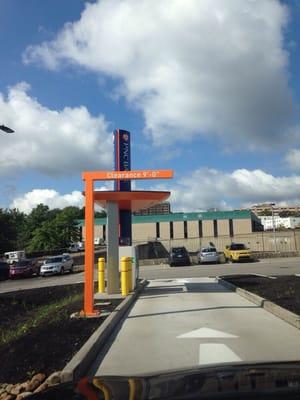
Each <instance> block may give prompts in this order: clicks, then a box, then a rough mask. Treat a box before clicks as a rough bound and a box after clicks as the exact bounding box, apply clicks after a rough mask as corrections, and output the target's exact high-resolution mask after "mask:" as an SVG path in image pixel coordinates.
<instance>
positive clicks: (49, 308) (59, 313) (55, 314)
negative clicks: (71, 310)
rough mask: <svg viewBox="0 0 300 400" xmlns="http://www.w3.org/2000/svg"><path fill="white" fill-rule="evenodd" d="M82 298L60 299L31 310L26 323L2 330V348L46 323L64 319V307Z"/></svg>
mask: <svg viewBox="0 0 300 400" xmlns="http://www.w3.org/2000/svg"><path fill="white" fill-rule="evenodd" d="M81 298H82V294H80V293H79V294H74V295H71V296H68V297H65V298H63V299H60V300H58V301H56V302H52V303H51V304H45V305H42V306H39V307H37V308H35V309H33V310H31V311H30V312H29V313H28V314H29V315H28V318H26V321H23V322H21V323H17V324H16V325H10V326H9V328H6V329H2V330H1V334H0V346H1V345H7V344H9V343H11V342H12V341H14V340H17V339H19V338H21V337H22V336H24V335H27V334H28V333H30V331H31V330H32V329H34V328H36V327H38V326H40V325H42V324H43V323H44V321H45V320H47V321H48V322H54V321H57V320H60V319H62V318H63V317H64V316H65V315H64V314H65V312H64V307H65V306H66V305H68V304H70V303H73V302H75V301H77V300H80V299H81Z"/></svg>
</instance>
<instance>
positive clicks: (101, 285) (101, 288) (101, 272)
mask: <svg viewBox="0 0 300 400" xmlns="http://www.w3.org/2000/svg"><path fill="white" fill-rule="evenodd" d="M98 293H105V260H104V258H103V257H100V258H98Z"/></svg>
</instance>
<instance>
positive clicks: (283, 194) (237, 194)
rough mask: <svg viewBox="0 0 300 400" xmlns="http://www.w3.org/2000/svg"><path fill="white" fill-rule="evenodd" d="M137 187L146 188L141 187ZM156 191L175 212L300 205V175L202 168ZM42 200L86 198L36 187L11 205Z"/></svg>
mask: <svg viewBox="0 0 300 400" xmlns="http://www.w3.org/2000/svg"><path fill="white" fill-rule="evenodd" d="M134 182H135V181H133V182H132V183H134ZM134 186H135V185H134ZM133 189H134V187H133ZM135 189H136V190H143V189H142V187H139V188H135ZM95 190H100V191H102V190H112V185H111V183H107V184H105V185H103V186H101V187H100V186H99V187H96V188H95ZM153 190H170V192H171V198H170V201H171V203H172V209H173V211H199V210H207V209H209V208H217V209H221V210H226V209H232V208H239V207H249V206H250V205H253V204H255V203H263V202H275V203H277V204H281V205H285V204H300V176H289V177H286V176H273V175H271V174H268V173H266V172H264V171H262V170H259V169H257V170H252V171H250V170H247V169H237V170H234V171H232V172H224V171H220V170H216V169H209V168H202V169H198V170H196V171H195V172H193V174H191V175H189V176H186V177H182V178H180V179H177V181H174V182H172V183H169V184H168V185H157V186H155V187H153ZM40 203H43V204H46V205H48V206H49V208H63V207H67V206H69V205H73V206H78V207H82V206H83V204H84V198H83V196H82V194H81V192H80V191H73V192H71V193H69V194H64V195H62V194H60V193H58V192H57V191H55V190H52V189H34V190H32V191H31V192H28V193H25V194H23V195H20V196H18V197H16V198H15V199H14V200H13V201H12V203H11V205H10V207H11V208H18V209H19V210H20V211H23V212H26V213H29V212H30V211H31V210H32V208H34V207H36V206H37V205H38V204H40Z"/></svg>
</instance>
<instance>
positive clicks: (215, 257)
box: [198, 246, 220, 264]
mask: <svg viewBox="0 0 300 400" xmlns="http://www.w3.org/2000/svg"><path fill="white" fill-rule="evenodd" d="M219 261H220V257H219V253H218V251H217V249H216V248H215V247H210V246H209V247H203V248H202V249H201V250H200V251H199V253H198V263H199V264H202V263H215V264H218V263H219Z"/></svg>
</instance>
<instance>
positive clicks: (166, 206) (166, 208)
mask: <svg viewBox="0 0 300 400" xmlns="http://www.w3.org/2000/svg"><path fill="white" fill-rule="evenodd" d="M170 213H171V206H170V203H169V202H168V201H166V202H163V203H159V204H156V205H155V206H152V207H149V208H143V209H141V210H139V211H135V212H134V213H133V214H134V215H165V214H170Z"/></svg>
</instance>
